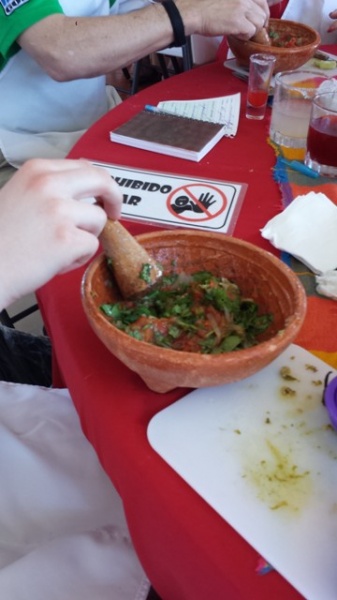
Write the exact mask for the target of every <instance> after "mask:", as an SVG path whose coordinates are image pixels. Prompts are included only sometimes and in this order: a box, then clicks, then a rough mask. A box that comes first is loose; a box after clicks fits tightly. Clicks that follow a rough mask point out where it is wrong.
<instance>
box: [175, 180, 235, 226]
mask: <svg viewBox="0 0 337 600" xmlns="http://www.w3.org/2000/svg"><path fill="white" fill-rule="evenodd" d="M166 202H167V208H168V210H169V211H170V213H171V214H173V215H174V216H175V217H176V218H178V219H181V220H182V221H189V222H193V221H210V220H211V219H214V218H215V217H218V216H219V215H221V213H223V212H224V211H225V210H226V208H227V204H228V200H227V198H226V196H225V194H224V193H223V192H222V191H221V190H219V188H217V187H215V186H213V185H209V184H208V185H207V186H205V185H203V184H202V183H189V184H188V185H183V186H181V187H180V188H177V189H175V190H173V191H172V192H171V193H170V194H169V196H168V197H167V201H166Z"/></svg>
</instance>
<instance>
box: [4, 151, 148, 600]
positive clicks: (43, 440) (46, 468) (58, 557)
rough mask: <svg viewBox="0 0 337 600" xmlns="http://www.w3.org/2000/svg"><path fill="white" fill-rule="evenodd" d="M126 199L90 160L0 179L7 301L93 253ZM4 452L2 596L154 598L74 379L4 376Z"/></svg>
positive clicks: (30, 599)
mask: <svg viewBox="0 0 337 600" xmlns="http://www.w3.org/2000/svg"><path fill="white" fill-rule="evenodd" d="M89 196H90V197H92V196H94V197H96V198H97V200H98V204H97V205H92V204H88V203H85V202H81V201H80V200H81V199H82V198H85V197H89ZM121 202H122V197H121V193H120V191H119V188H118V186H117V184H116V183H115V182H114V181H113V180H112V179H111V177H110V176H109V175H108V174H107V173H106V172H105V171H104V170H102V169H99V168H96V167H93V166H92V165H90V164H89V163H87V162H86V161H70V160H59V161H57V160H54V161H50V160H33V161H29V162H27V163H26V164H25V165H24V166H23V167H22V168H21V169H19V171H18V172H17V173H16V174H15V175H14V176H13V177H12V178H11V180H10V181H9V182H8V183H7V184H6V185H5V186H4V187H3V188H2V190H0V250H1V251H0V280H1V286H0V309H3V308H4V307H6V306H8V304H10V303H11V302H13V301H14V300H16V299H17V298H19V297H20V296H22V295H23V294H27V293H28V292H30V291H33V290H35V289H36V288H38V287H39V286H41V285H42V284H43V283H45V282H46V281H48V280H49V279H50V278H52V277H54V276H55V275H56V274H62V273H64V272H66V271H68V270H70V269H74V268H76V267H77V266H79V265H82V264H84V263H85V262H86V261H87V260H88V259H89V258H90V257H91V256H92V255H93V254H94V253H95V251H96V250H97V248H98V240H97V236H98V235H99V233H100V232H101V230H102V228H103V226H104V224H105V222H106V219H107V216H109V217H111V218H112V219H117V218H118V217H119V215H120V208H121ZM0 453H1V461H0V480H1V493H0V530H1V539H0V598H2V599H3V600H46V599H48V600H145V599H146V598H147V595H148V591H149V587H150V585H149V581H148V579H147V577H146V575H145V573H144V571H143V569H142V566H141V564H140V563H139V560H138V558H137V556H136V554H135V551H134V549H133V546H132V541H131V539H130V535H129V531H128V527H127V524H126V521H125V517H124V511H123V506H122V502H121V499H120V498H119V496H118V494H117V492H116V490H115V489H114V487H113V485H112V483H111V482H110V480H109V479H108V477H107V475H106V474H105V473H104V471H103V469H102V467H101V466H100V464H99V462H98V458H97V456H96V454H95V452H94V450H93V448H92V447H91V445H90V444H89V442H88V441H87V439H86V438H85V437H84V435H83V433H82V431H81V427H80V424H79V419H78V416H77V414H76V411H75V409H74V406H73V404H72V401H71V398H70V396H69V393H68V391H67V390H66V389H63V390H56V389H51V388H45V387H40V386H34V385H26V384H14V383H7V382H3V381H0Z"/></svg>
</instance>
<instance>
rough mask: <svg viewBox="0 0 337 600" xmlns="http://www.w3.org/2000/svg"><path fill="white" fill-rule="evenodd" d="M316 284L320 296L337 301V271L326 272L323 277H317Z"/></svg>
mask: <svg viewBox="0 0 337 600" xmlns="http://www.w3.org/2000/svg"><path fill="white" fill-rule="evenodd" d="M316 283H317V287H316V290H317V292H318V293H319V294H322V296H328V298H332V299H333V300H337V271H326V273H323V275H316Z"/></svg>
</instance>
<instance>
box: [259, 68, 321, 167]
mask: <svg viewBox="0 0 337 600" xmlns="http://www.w3.org/2000/svg"><path fill="white" fill-rule="evenodd" d="M328 79H329V78H328V77H326V76H325V75H320V74H319V75H316V74H315V73H312V72H311V71H283V72H281V73H277V75H276V76H275V90H274V100H273V108H272V114H271V121H270V139H271V140H272V141H273V142H275V143H276V144H278V145H279V146H281V147H282V148H283V149H285V150H286V149H300V150H301V151H302V153H303V158H304V154H305V148H306V141H307V134H308V129H309V120H310V113H311V104H312V99H313V97H314V95H315V94H316V92H317V90H318V89H319V88H320V86H321V85H322V84H323V83H324V82H325V81H327V80H328Z"/></svg>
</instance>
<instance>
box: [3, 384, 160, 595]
mask: <svg viewBox="0 0 337 600" xmlns="http://www.w3.org/2000/svg"><path fill="white" fill-rule="evenodd" d="M0 453H1V460H0V481H1V494H0V532H1V535H0V598H1V599H2V600H46V599H48V600H145V598H146V596H147V593H148V590H149V582H148V580H147V578H146V576H145V574H144V571H143V569H142V567H141V565H140V563H139V561H138V558H137V556H136V554H135V551H134V549H133V546H132V542H131V539H130V535H129V531H128V527H127V524H126V520H125V516H124V510H123V505H122V502H121V499H120V497H119V496H118V494H117V492H116V490H115V488H114V487H113V485H112V483H111V482H110V480H109V478H108V477H107V475H106V474H105V472H104V471H103V469H102V467H101V465H100V463H99V461H98V458H97V456H96V454H95V452H94V450H93V448H92V446H91V445H90V443H89V442H88V440H87V439H86V438H85V436H84V434H83V433H82V430H81V427H80V424H79V419H78V415H77V413H76V411H75V409H74V406H73V404H72V401H71V399H70V397H69V394H68V392H67V391H66V390H51V389H50V390H49V389H45V388H39V387H38V386H28V385H15V384H11V383H5V382H0ZM135 502H136V500H135Z"/></svg>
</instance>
